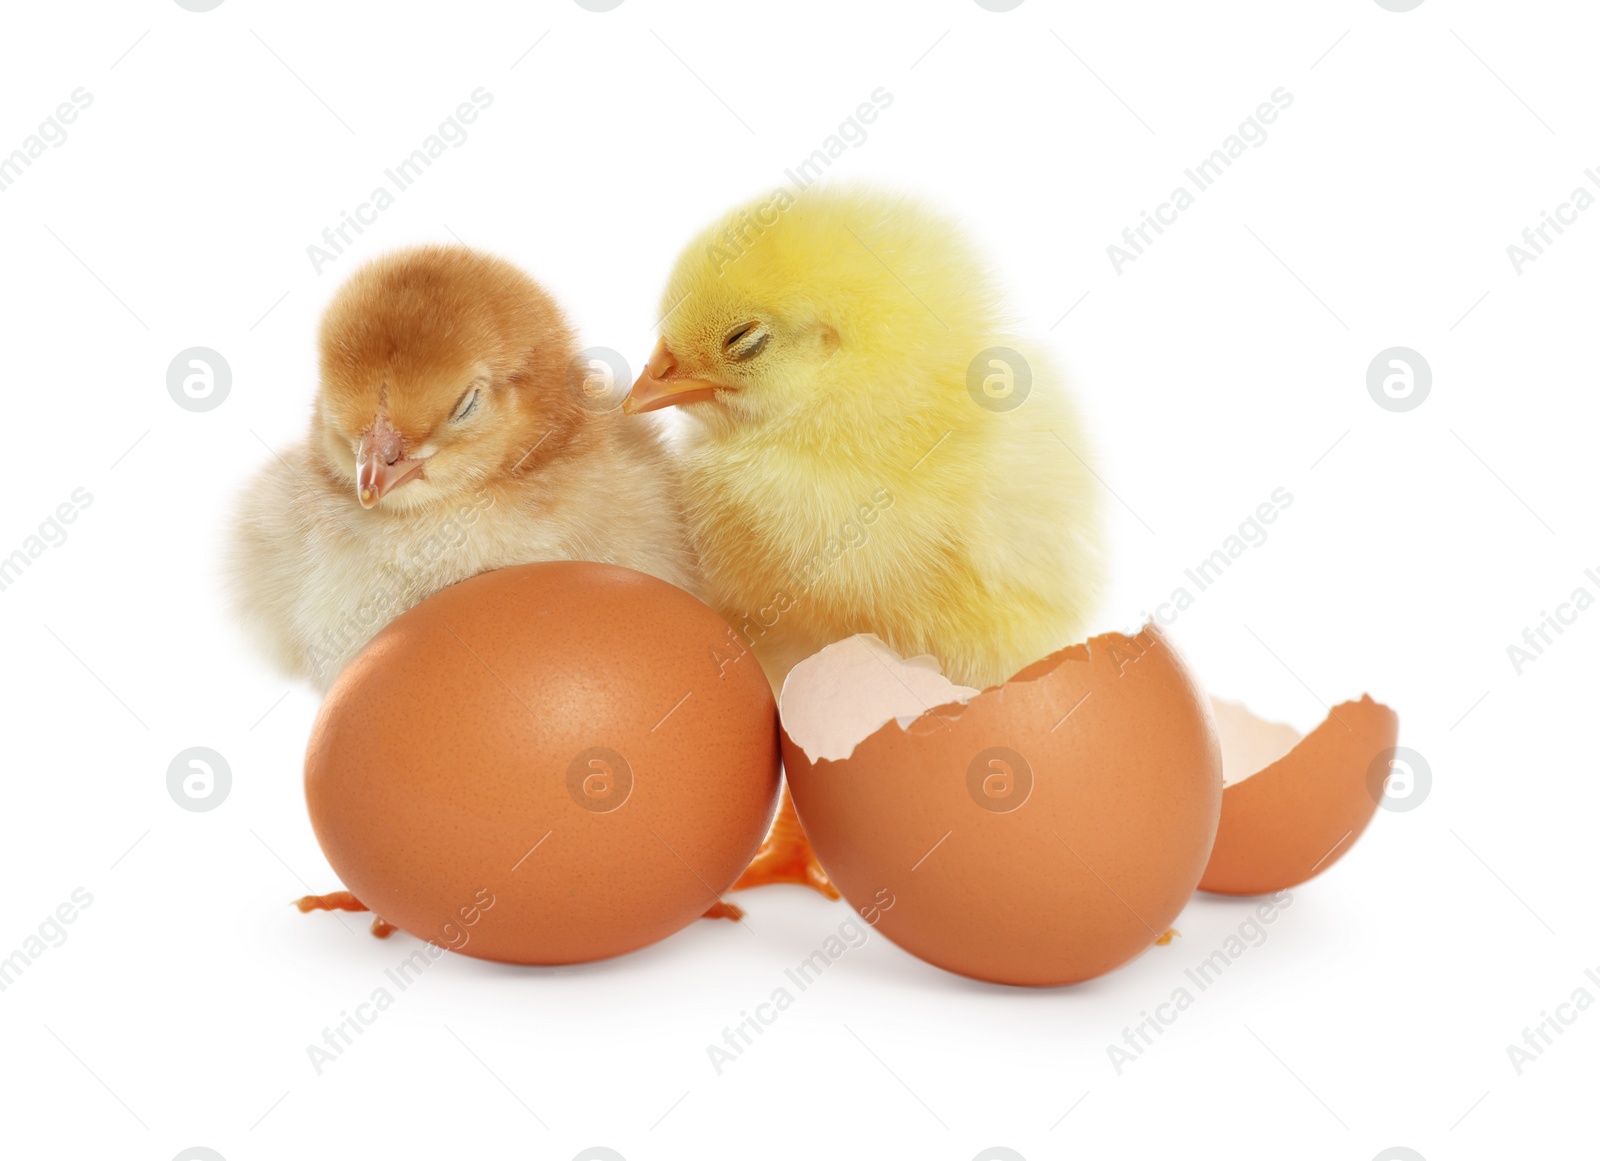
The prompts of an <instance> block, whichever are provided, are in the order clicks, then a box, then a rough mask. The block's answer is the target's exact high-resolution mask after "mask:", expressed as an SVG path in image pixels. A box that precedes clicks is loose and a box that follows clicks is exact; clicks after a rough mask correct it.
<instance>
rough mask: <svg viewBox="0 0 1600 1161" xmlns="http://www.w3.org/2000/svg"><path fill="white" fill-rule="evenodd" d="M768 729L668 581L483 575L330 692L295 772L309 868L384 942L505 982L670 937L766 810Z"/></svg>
mask: <svg viewBox="0 0 1600 1161" xmlns="http://www.w3.org/2000/svg"><path fill="white" fill-rule="evenodd" d="M777 793H778V738H777V714H776V707H775V706H774V704H773V700H772V693H771V689H770V687H769V686H768V684H767V681H766V679H765V677H763V676H762V672H761V668H760V666H759V664H758V663H757V661H756V659H755V658H754V656H753V655H751V654H750V653H749V652H748V651H747V650H746V649H745V648H744V646H743V644H742V642H741V641H740V639H739V637H738V635H737V634H735V633H734V632H733V630H732V629H730V628H729V627H728V625H727V624H726V623H725V622H724V621H723V620H722V619H721V618H720V617H718V616H717V615H716V613H714V612H712V610H711V609H709V608H707V607H706V606H705V605H703V604H702V603H701V602H700V601H698V600H696V599H695V598H694V597H692V596H690V595H689V594H688V593H685V592H683V591H682V590H681V589H678V588H675V587H673V586H672V585H670V584H667V583H666V582H665V581H661V580H657V579H655V578H654V577H649V576H645V575H644V574H643V573H637V572H632V571H630V570H628V569H623V568H616V567H613V566H610V565H602V564H584V563H574V562H556V563H544V564H530V565H523V566H520V567H516V568H507V569H500V570H498V571H495V572H490V573H485V574H483V575H481V576H477V577H474V578H472V579H471V580H467V581H463V582H462V583H460V584H457V585H454V586H452V587H450V588H448V589H445V590H443V591H442V592H439V593H437V594H435V595H434V596H432V597H430V598H429V599H428V600H426V601H424V602H423V603H422V604H420V605H418V606H416V607H415V608H413V609H411V610H410V611H408V612H406V613H404V614H403V615H401V616H400V617H398V618H396V619H395V620H394V621H393V622H392V623H391V624H390V625H389V626H388V627H386V628H385V629H384V630H383V631H382V632H381V633H379V634H378V635H377V637H375V638H374V639H373V640H372V641H371V643H369V644H368V646H367V647H366V649H365V650H363V651H362V652H361V654H360V655H359V656H357V658H356V659H355V660H354V661H353V662H351V664H350V665H349V666H348V667H347V668H346V669H345V671H344V672H343V673H342V674H341V675H340V676H339V678H338V680H337V681H336V682H335V683H334V686H333V688H332V689H331V690H330V691H329V692H328V696H327V698H326V700H325V701H324V703H323V706H322V710H321V712H320V714H319V715H318V718H317V723H316V726H315V727H314V729H313V731H312V735H311V740H310V744H309V745H308V747H307V751H306V799H307V802H308V805H309V806H310V811H311V821H312V824H313V826H314V828H315V829H316V833H317V839H318V841H319V842H320V843H321V844H322V849H323V851H324V853H325V854H326V855H327V856H328V861H329V862H330V863H331V864H332V865H333V868H334V870H335V871H336V872H337V873H338V875H339V877H340V878H341V879H342V880H343V881H344V883H345V885H346V886H347V887H348V888H350V890H351V891H352V892H353V893H354V894H355V896H356V897H357V898H358V899H360V900H361V901H362V902H363V903H365V904H366V905H367V906H368V907H370V908H371V909H372V910H373V911H374V912H376V913H377V914H378V915H380V916H381V917H382V918H384V919H385V920H387V921H389V922H390V923H393V924H395V925H397V926H399V927H401V928H403V929H405V930H406V931H408V932H410V933H411V934H413V935H415V936H417V937H419V938H421V939H426V940H431V941H433V942H434V943H437V944H439V945H440V946H441V947H448V948H451V949H452V950H457V951H461V952H464V953H465V954H467V955H475V956H480V957H482V958H484V959H493V960H503V961H509V962H513V963H527V964H555V963H573V962H579V961H585V960H593V959H600V958H603V957H606V956H613V955H619V954H621V953H623V952H626V951H631V950H633V949H635V948H638V947H642V946H644V945H646V944H649V943H652V942H654V941H656V940H658V939H661V938H663V937H665V936H667V935H670V934H672V933H673V932H675V931H677V930H679V929H680V928H682V927H684V926H685V925H687V924H689V923H691V922H692V921H694V920H695V919H696V918H697V917H698V916H699V915H701V914H702V913H703V912H705V911H706V910H707V908H709V907H711V906H713V905H714V904H716V903H717V900H718V896H719V895H720V894H721V892H723V891H725V890H726V889H727V888H728V887H729V886H730V885H731V884H732V883H733V881H734V879H736V878H737V877H738V875H739V872H740V871H742V870H743V869H744V868H745V866H746V865H747V864H748V863H749V861H750V858H751V856H752V855H754V854H755V852H756V849H757V847H758V846H759V845H760V842H761V837H762V835H763V834H765V833H766V829H767V825H768V823H769V822H770V821H771V819H772V816H773V812H774V810H775V809H776V805H777Z"/></svg>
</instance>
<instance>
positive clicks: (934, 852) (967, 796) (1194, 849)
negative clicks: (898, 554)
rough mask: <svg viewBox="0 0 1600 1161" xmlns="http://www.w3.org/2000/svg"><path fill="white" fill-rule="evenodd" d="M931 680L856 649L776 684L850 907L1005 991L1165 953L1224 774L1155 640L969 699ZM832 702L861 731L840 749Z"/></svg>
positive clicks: (817, 833)
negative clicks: (1157, 946) (1147, 952)
mask: <svg viewBox="0 0 1600 1161" xmlns="http://www.w3.org/2000/svg"><path fill="white" fill-rule="evenodd" d="M863 649H868V650H872V651H874V652H877V653H878V656H876V657H875V658H874V657H868V658H867V661H866V662H863V660H862V656H863V654H862V650H863ZM885 655H887V656H885ZM931 669H932V665H931V659H926V658H923V659H911V660H909V661H899V660H898V659H895V658H894V657H893V654H892V653H889V652H888V650H887V647H886V646H883V645H882V643H881V642H877V641H876V639H875V638H862V637H854V638H850V639H848V640H846V641H842V642H839V643H837V644H835V645H831V646H829V647H828V648H827V649H825V650H823V652H822V653H820V654H818V655H817V656H815V657H813V658H810V659H809V660H807V661H805V662H802V663H801V664H800V665H799V666H797V667H796V668H795V670H794V671H793V672H792V673H791V674H790V676H789V679H788V681H787V682H786V683H785V685H784V690H783V710H782V713H783V722H784V731H785V732H784V742H783V752H784V761H785V767H786V769H787V771H788V777H789V783H790V787H791V790H792V792H793V794H794V801H795V806H796V808H797V809H798V811H799V814H800V818H801V821H802V823H803V824H804V826H805V831H806V835H807V837H808V838H809V839H810V841H811V844H812V846H813V848H814V849H815V850H816V853H817V856H818V858H819V859H820V861H821V862H822V865H823V866H824V868H825V869H826V870H827V872H828V875H829V876H830V877H831V878H832V879H833V882H834V883H835V885H837V886H838V888H839V889H840V891H842V892H843V893H844V895H845V897H846V898H847V899H848V900H849V901H850V902H851V904H852V905H854V906H855V907H856V909H857V910H858V911H859V912H860V913H861V914H862V916H863V917H864V918H865V919H866V920H867V921H868V922H870V923H873V924H875V925H876V927H877V928H878V930H879V931H881V932H882V933H883V934H884V935H886V936H888V937H889V938H890V939H891V940H893V941H894V942H895V943H897V944H899V945H900V946H901V947H903V948H905V949H906V950H907V951H909V952H911V953H912V954H914V955H917V956H920V957H921V958H923V959H925V960H927V961H928V962H929V963H932V964H936V965H938V966H939V967H942V968H946V969H947V970H949V971H952V972H957V973H960V974H961V975H966V976H973V977H975V978H977V979H982V980H991V981H994V982H996V983H1005V984H1025V985H1036V986H1046V985H1054V984H1069V983H1074V982H1076V981H1079V980H1086V979H1089V978H1091V977H1093V976H1098V975H1100V974H1102V973H1104V972H1107V971H1110V970H1111V969H1112V968H1114V967H1117V966H1118V965H1119V964H1122V963H1125V962H1127V961H1128V960H1130V959H1132V958H1133V957H1134V956H1136V955H1138V954H1139V953H1140V952H1141V951H1143V950H1144V949H1145V948H1147V947H1149V946H1150V945H1151V944H1152V943H1154V942H1156V940H1157V939H1159V938H1160V937H1162V936H1163V935H1164V934H1165V933H1166V931H1167V930H1168V926H1169V925H1170V924H1171V923H1172V921H1173V919H1175V918H1176V917H1177V915H1178V912H1179V911H1181V910H1182V909H1183V906H1184V904H1185V903H1186V902H1187V901H1188V899H1189V897H1190V896H1191V894H1193V892H1194V888H1195V884H1196V883H1198V882H1199V880H1200V873H1201V871H1202V870H1203V869H1204V868H1205V865H1206V857H1207V855H1208V854H1209V853H1210V850H1211V840H1212V838H1213V837H1214V836H1215V834H1216V830H1217V816H1218V811H1219V809H1220V805H1221V798H1222V765H1221V758H1220V756H1219V754H1218V750H1217V738H1216V732H1215V729H1214V726H1213V724H1212V719H1211V712H1210V710H1209V708H1208V707H1207V705H1206V702H1205V698H1204V695H1203V694H1202V693H1201V692H1200V690H1199V689H1198V688H1197V687H1196V685H1195V682H1194V680H1193V678H1192V677H1191V676H1190V674H1189V671H1188V670H1187V669H1186V668H1185V666H1184V665H1183V663H1182V662H1181V661H1180V660H1179V658H1178V657H1177V655H1176V654H1175V653H1174V652H1173V650H1172V648H1171V646H1170V645H1169V644H1168V642H1167V641H1166V639H1165V638H1164V637H1163V636H1162V635H1161V633H1160V632H1159V630H1157V629H1155V628H1154V627H1153V626H1147V627H1146V628H1145V629H1144V630H1143V632H1141V633H1140V634H1139V635H1138V636H1137V637H1126V636H1123V635H1121V634H1107V635H1105V636H1101V637H1096V638H1094V639H1093V640H1091V641H1090V642H1089V643H1088V644H1087V645H1077V646H1073V647H1071V648H1069V649H1064V650H1062V651H1060V652H1059V653H1055V654H1053V655H1051V656H1050V657H1048V658H1046V659H1044V660H1043V661H1039V662H1037V663H1035V664H1034V665H1031V666H1029V667H1028V668H1027V669H1025V670H1023V671H1022V672H1021V673H1019V674H1017V676H1015V677H1014V678H1012V679H1011V680H1010V681H1009V682H1007V683H1006V684H1004V685H1002V686H997V687H995V688H993V689H990V690H987V691H985V692H983V693H977V692H975V691H972V690H961V689H959V688H958V687H954V686H950V684H949V683H948V682H946V681H944V679H943V678H941V677H939V676H938V675H937V673H931V672H930V670H931ZM874 670H876V671H877V674H876V677H875V678H874V676H873V672H874ZM941 682H942V683H943V686H942V687H941V686H940V683H941ZM908 697H909V698H910V699H911V702H910V704H911V706H914V707H915V708H913V709H910V711H909V712H908V704H907V699H908ZM951 698H956V699H961V698H966V699H968V700H966V703H965V704H964V705H963V704H960V702H959V700H958V701H955V702H951V700H950V699H951ZM936 699H938V700H944V701H945V702H946V703H947V704H943V705H937V706H936V707H935V708H928V707H930V706H935V701H936ZM869 702H871V703H873V704H881V706H882V707H883V708H882V709H881V710H880V711H879V712H877V713H876V714H872V713H868V712H866V711H865V710H864V709H861V708H860V707H863V706H866V705H867V704H868V703H869ZM842 706H854V707H857V708H856V709H855V710H854V711H852V713H853V714H854V716H856V717H857V718H858V719H860V718H863V717H864V718H865V724H866V726H867V728H869V729H873V731H874V732H872V733H871V734H870V736H867V737H865V739H864V740H862V741H860V742H859V743H858V744H854V745H853V748H852V743H853V742H854V739H845V738H843V737H841V736H840V734H841V727H840V726H839V724H838V723H839V721H840V719H841V716H842V714H841V710H840V707H842ZM891 718H893V719H895V720H888V719H891ZM880 722H881V723H884V724H882V726H881V728H878V727H877V723H880ZM902 723H904V724H902ZM858 724H860V723H859V721H858ZM857 736H858V737H859V733H858V735H857ZM808 749H809V750H810V753H809V754H808V753H807V750H808Z"/></svg>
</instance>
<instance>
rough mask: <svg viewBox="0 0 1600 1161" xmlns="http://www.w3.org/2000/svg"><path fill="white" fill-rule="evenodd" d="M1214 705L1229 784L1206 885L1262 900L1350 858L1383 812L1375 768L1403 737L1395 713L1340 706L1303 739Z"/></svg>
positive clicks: (1364, 704) (1364, 701) (1232, 706)
mask: <svg viewBox="0 0 1600 1161" xmlns="http://www.w3.org/2000/svg"><path fill="white" fill-rule="evenodd" d="M1212 709H1213V711H1214V712H1215V716H1216V719H1217V734H1218V737H1219V739H1220V741H1221V744H1222V768H1223V777H1224V781H1225V785H1224V789H1223V791H1222V823H1221V825H1220V826H1219V827H1218V829H1217V841H1216V845H1215V846H1214V847H1213V848H1212V851H1211V860H1210V862H1209V863H1208V864H1207V865H1206V873H1205V875H1204V877H1202V878H1201V880H1200V889H1201V890H1202V891H1210V892H1213V893H1215V894H1219V895H1264V894H1268V893H1270V892H1273V891H1281V890H1284V889H1286V888H1289V887H1294V886H1297V885H1299V884H1301V883H1304V882H1305V881H1306V880H1307V879H1310V878H1311V877H1312V876H1314V875H1319V874H1321V873H1322V872H1323V871H1326V870H1327V869H1328V868H1329V867H1331V866H1333V864H1334V863H1336V862H1338V861H1339V860H1340V859H1341V858H1343V857H1344V855H1345V852H1347V851H1348V850H1349V849H1350V848H1351V846H1352V845H1354V843H1355V841H1356V839H1357V838H1359V837H1360V836H1361V832H1362V831H1363V830H1365V829H1366V827H1367V824H1368V823H1369V822H1371V821H1372V816H1373V814H1374V813H1375V812H1376V811H1377V809H1378V797H1379V795H1380V794H1381V793H1382V789H1383V779H1382V777H1381V776H1380V777H1378V778H1377V781H1376V785H1374V783H1373V775H1372V771H1373V769H1374V766H1375V764H1376V763H1377V762H1378V761H1379V760H1380V759H1381V758H1383V757H1384V756H1385V754H1386V753H1387V752H1388V751H1390V750H1392V749H1393V748H1394V745H1395V741H1396V739H1397V738H1398V736H1399V732H1400V719H1399V717H1398V716H1397V715H1396V714H1395V712H1394V711H1393V710H1392V709H1390V708H1389V707H1388V706H1385V705H1380V704H1379V703H1378V702H1375V701H1373V700H1372V698H1370V697H1367V696H1363V697H1362V698H1361V700H1359V701H1347V702H1345V703H1344V704H1343V705H1340V706H1335V707H1334V708H1333V710H1331V711H1330V712H1329V714H1328V717H1327V718H1326V720H1324V721H1323V723H1322V724H1321V725H1319V726H1318V727H1317V728H1316V729H1314V730H1312V731H1311V733H1309V734H1307V735H1306V736H1305V737H1304V738H1302V737H1301V736H1300V734H1299V732H1298V731H1297V730H1295V729H1294V728H1293V727H1291V726H1285V725H1280V724H1278V723H1276V722H1268V721H1264V720H1262V719H1261V718H1258V717H1256V715H1255V714H1253V713H1251V712H1250V711H1249V710H1248V709H1246V708H1245V707H1244V706H1242V705H1238V704H1236V703H1234V702H1229V701H1223V700H1222V699H1220V698H1214V699H1213V700H1212ZM1386 772H1387V765H1386V764H1385V765H1384V767H1383V768H1382V771H1381V773H1386Z"/></svg>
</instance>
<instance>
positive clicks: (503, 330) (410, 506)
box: [232, 246, 700, 689]
mask: <svg viewBox="0 0 1600 1161" xmlns="http://www.w3.org/2000/svg"><path fill="white" fill-rule="evenodd" d="M320 345H321V386H320V389H319V391H318V393H317V399H316V403H315V406H314V408H313V410H312V416H311V430H310V433H309V435H308V436H307V438H306V439H305V440H304V442H302V443H300V444H297V445H296V446H294V447H292V448H290V449H289V450H287V451H285V452H282V453H281V454H279V455H277V456H276V458H275V459H274V460H273V461H272V462H270V463H268V464H267V465H266V467H265V468H264V469H262V471H261V472H260V473H259V474H258V475H257V476H256V478H255V479H254V481H253V482H252V483H251V484H250V486H249V488H248V490H247V491H246V492H245V494H244V496H243V497H242V499H241V501H240V503H239V507H238V512H237V522H236V530H235V542H234V546H233V554H232V574H233V582H234V592H235V597H236V604H237V607H238V611H239V614H240V617H241V619H242V620H243V622H244V623H245V624H246V626H247V628H248V629H249V631H250V632H251V633H252V635H253V636H254V637H255V638H256V639H257V640H258V641H259V642H260V643H261V644H262V645H263V647H264V648H265V651H266V653H267V654H268V656H269V657H270V658H271V659H272V660H273V661H274V662H275V663H276V664H277V666H278V667H279V668H280V669H282V670H284V671H286V672H287V673H289V674H291V675H294V676H298V677H303V678H306V679H308V680H310V681H311V682H312V683H313V684H314V685H316V686H317V687H318V688H319V689H326V688H327V687H328V685H329V684H331V682H332V681H333V679H334V678H335V677H336V676H337V675H338V673H339V671H340V670H341V669H342V668H343V667H344V665H345V663H346V662H347V661H349V660H350V659H351V658H352V657H353V656H355V654H356V653H357V652H359V651H360V649H361V647H362V646H363V645H365V644H366V642H367V641H368V640H369V639H371V637H372V636H373V635H374V634H375V633H377V632H378V630H379V629H381V628H383V626H384V625H386V624H387V623H388V622H389V621H390V620H392V619H393V618H394V617H396V616H398V615H399V614H400V613H402V612H404V611H405V610H406V609H409V608H410V607H411V606H413V605H415V604H417V603H418V602H420V601H422V600H423V599H425V598H426V597H428V596H430V595H431V594H433V593H435V592H437V591H438V590H440V589H442V588H444V587H445V586H447V585H451V584H454V583H455V582H457V581H460V580H463V579H465V578H467V577H470V576H473V575H475V574H477V573H480V572H485V571H487V570H489V569H494V568H500V567H503V566H506V565H513V564H523V563H527V562H530V561H538V560H593V561H602V562H607V563H612V564H619V565H623V566H625V567H628V568H633V569H638V570H639V571H641V572H647V573H650V574H652V575H654V576H657V577H660V578H661V579H663V580H666V581H670V582H671V583H673V584H675V585H678V586H680V587H682V588H686V589H688V590H689V591H691V592H696V593H698V592H699V590H700V585H699V582H698V578H697V574H696V569H695V566H694V560H693V556H692V553H691V552H690V550H689V549H688V547H687V539H686V536H685V533H684V526H683V520H682V516H681V513H680V511H679V503H678V493H677V486H676V480H677V477H676V469H675V465H674V462H673V460H672V459H671V457H670V456H669V454H668V452H667V451H666V449H665V448H664V446H663V445H662V443H661V440H660V436H659V432H658V431H657V430H656V429H654V428H650V427H645V426H642V425H640V424H638V423H637V422H636V421H634V422H629V421H622V420H621V418H620V415H619V414H618V413H617V412H615V411H602V410H599V409H598V408H600V407H603V406H605V405H606V404H607V403H608V402H609V400H607V399H600V400H596V399H595V398H593V397H591V396H590V395H588V394H586V392H585V390H584V389H583V388H584V386H586V385H588V384H589V383H590V380H589V379H587V378H585V379H584V380H583V382H582V383H580V384H578V385H576V386H569V383H571V382H572V380H573V378H575V376H572V375H571V374H569V371H570V369H571V368H572V367H573V366H574V360H575V359H576V358H577V354H578V348H577V343H576V341H575V340H574V337H573V334H572V331H571V330H570V329H569V328H568V326H567V324H566V322H565V321H564V320H563V318H562V315H561V311H560V310H559V309H558V308H557V306H556V304H555V303H554V301H553V300H552V299H551V298H550V296H549V295H548V294H546V293H545V292H544V291H543V290H542V289H541V288H540V287H539V286H538V285H537V284H535V283H534V282H533V280H532V279H530V278H529V277H528V276H527V275H525V274H523V273H522V272H521V271H520V270H518V269H517V268H516V267H514V266H512V265H511V264H510V263H508V262H505V261H502V260H501V259H498V258H494V257H490V256H489V255H485V254H479V253H476V252H474V251H472V250H468V249H465V248H463V247H454V246H430V247H424V248H421V249H415V250H407V251H403V252H400V253H396V254H392V255H389V256H387V257H384V258H380V259H378V260H376V261H374V262H372V263H370V264H369V265H367V266H365V267H363V268H361V269H360V270H358V271H357V272H356V273H355V274H354V275H352V276H351V278H350V279H349V281H348V282H346V283H345V284H344V286H343V287H342V288H341V289H340V290H339V292H338V294H337V295H336V296H335V297H334V300H333V302H332V303H331V304H330V305H329V307H328V310H327V313H326V314H325V315H324V316H323V320H322V328H321V335H320ZM625 386H626V385H625V384H622V385H619V392H618V394H617V396H615V397H617V398H620V388H621V387H625Z"/></svg>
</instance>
